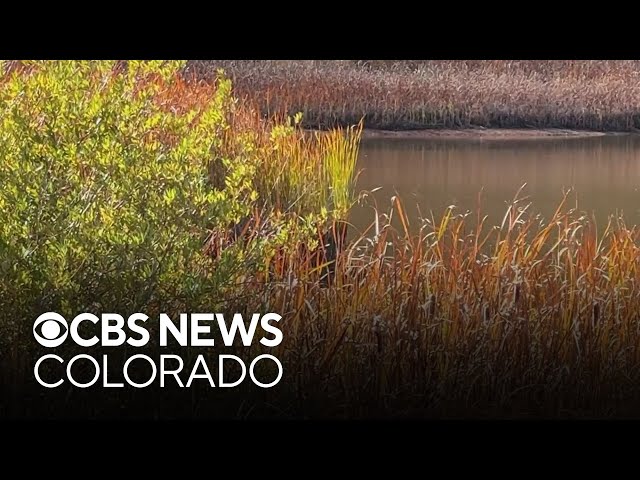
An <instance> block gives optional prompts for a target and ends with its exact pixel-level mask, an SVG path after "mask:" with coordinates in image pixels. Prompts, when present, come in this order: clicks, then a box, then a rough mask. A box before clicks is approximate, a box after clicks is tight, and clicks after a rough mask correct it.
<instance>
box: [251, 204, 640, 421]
mask: <svg viewBox="0 0 640 480" xmlns="http://www.w3.org/2000/svg"><path fill="white" fill-rule="evenodd" d="M387 213H388V215H385V216H382V215H381V216H380V217H379V218H378V219H377V221H376V222H374V223H373V224H372V227H371V231H369V232H368V234H367V235H365V236H363V237H361V238H360V239H358V240H356V241H354V242H353V243H352V244H350V245H349V247H348V248H347V249H346V250H345V251H344V252H343V253H342V255H341V257H340V258H339V259H338V261H337V266H336V270H335V277H334V281H333V283H332V284H331V285H330V286H329V287H322V286H321V285H320V284H319V283H318V282H317V281H315V280H314V277H313V276H309V275H308V269H307V268H306V265H307V264H306V263H305V261H304V260H301V261H300V263H299V264H298V265H305V267H303V268H296V266H295V262H294V263H293V264H292V266H290V267H289V269H288V270H287V271H285V272H283V275H281V276H280V278H279V279H274V278H272V279H271V281H270V282H268V283H266V284H264V291H263V292H261V293H260V295H259V296H260V297H262V298H265V296H266V298H268V304H269V306H270V308H274V309H276V310H277V311H279V312H283V313H284V315H285V317H286V323H285V326H286V330H285V332H284V333H285V338H286V339H287V340H286V342H285V343H284V344H283V345H282V346H281V351H279V352H278V353H277V354H278V355H280V358H283V359H285V360H284V362H285V365H288V366H289V371H288V375H289V376H290V378H292V379H295V382H296V384H295V385H294V386H292V387H291V391H287V392H286V393H287V394H289V395H291V396H294V394H293V393H292V392H297V393H296V395H298V396H300V395H304V398H305V399H306V400H305V401H304V402H303V403H304V406H302V407H301V406H300V404H295V403H294V404H289V409H290V410H289V411H290V412H291V415H294V416H295V415H309V416H320V417H335V416H344V417H372V416H373V417H376V416H380V417H382V416H384V417H389V416H399V417H403V416H426V417H438V418H443V417H492V418H497V417H500V418H504V417H507V418H509V417H518V418H522V417H535V418H541V417H554V418H555V417H585V416H588V417H624V416H640V407H639V406H638V405H640V403H638V400H640V343H639V342H638V333H639V332H640V301H639V300H640V296H639V294H640V289H639V285H640V283H639V282H640V272H639V269H638V258H639V257H638V253H639V245H640V244H639V240H640V231H639V230H638V228H637V227H635V226H634V227H628V226H626V225H625V223H624V220H623V219H622V218H617V217H611V219H610V222H609V224H608V225H606V226H600V227H599V228H598V226H596V225H595V223H594V222H593V221H592V220H591V219H589V218H587V217H585V216H583V215H580V214H579V212H578V211H576V210H575V209H571V208H568V207H567V206H566V199H565V201H564V202H563V203H562V204H561V205H560V206H559V207H558V210H557V211H556V213H555V215H554V216H553V217H552V218H550V219H548V221H544V220H543V219H541V218H540V217H539V216H537V215H534V214H533V213H531V212H530V206H529V205H525V204H523V202H522V201H520V200H518V199H517V198H516V199H515V200H514V202H513V204H512V205H511V206H509V208H508V210H507V211H506V212H505V216H504V220H503V222H502V223H501V225H497V226H490V225H485V224H484V222H483V219H482V216H481V212H477V213H476V214H474V215H473V216H474V217H476V215H477V218H474V219H473V220H475V221H477V222H478V224H479V225H480V227H479V228H468V224H469V222H470V220H471V218H470V217H469V214H467V215H453V214H452V212H451V210H447V212H445V214H444V215H443V216H442V220H441V221H439V222H435V221H434V220H433V219H425V220H424V222H423V226H422V228H421V229H420V232H417V233H412V232H411V231H410V230H409V229H408V228H406V229H405V228H404V227H401V228H400V229H394V228H392V227H391V226H390V224H391V219H392V217H393V216H396V217H400V224H401V225H406V224H407V220H406V218H405V217H404V213H403V207H402V203H401V202H400V200H399V199H396V200H395V201H394V206H393V208H392V209H391V211H390V212H387ZM376 225H377V227H376ZM259 296H258V295H256V296H255V298H258V297H259ZM249 309H250V308H249ZM302 392H304V393H302ZM276 393H277V392H276ZM274 395H275V394H274ZM273 401H274V402H275V404H278V405H284V404H285V403H284V400H282V402H281V403H278V401H277V400H276V399H273ZM282 408H283V409H284V411H287V409H286V408H285V407H282Z"/></svg>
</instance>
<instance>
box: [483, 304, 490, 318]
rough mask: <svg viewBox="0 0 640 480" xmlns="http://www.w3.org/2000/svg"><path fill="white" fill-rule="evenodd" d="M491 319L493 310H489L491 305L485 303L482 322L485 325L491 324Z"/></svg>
mask: <svg viewBox="0 0 640 480" xmlns="http://www.w3.org/2000/svg"><path fill="white" fill-rule="evenodd" d="M490 317H491V310H490V309H489V304H488V303H485V304H484V305H483V306H482V320H483V321H484V323H489V319H490Z"/></svg>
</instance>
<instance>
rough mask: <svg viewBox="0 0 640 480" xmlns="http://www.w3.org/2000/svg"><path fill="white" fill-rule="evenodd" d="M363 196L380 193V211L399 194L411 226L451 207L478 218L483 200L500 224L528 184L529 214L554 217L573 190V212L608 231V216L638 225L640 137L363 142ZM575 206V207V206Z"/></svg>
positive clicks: (358, 212) (356, 220)
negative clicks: (422, 217) (594, 221)
mask: <svg viewBox="0 0 640 480" xmlns="http://www.w3.org/2000/svg"><path fill="white" fill-rule="evenodd" d="M358 168H359V169H360V170H361V174H360V177H359V180H358V189H359V190H371V189H374V188H377V187H381V188H380V190H378V191H377V192H375V194H374V197H375V199H376V201H377V203H378V207H379V208H380V209H381V210H387V209H388V207H389V206H390V198H391V197H392V196H393V195H395V194H396V193H397V194H398V195H399V196H400V197H401V198H402V200H403V202H404V204H405V206H406V209H407V213H408V215H409V219H410V221H411V223H412V226H415V225H417V224H418V218H419V217H420V214H422V216H429V215H430V212H431V211H433V213H434V216H435V217H436V219H438V218H439V217H441V216H442V213H443V212H444V211H445V209H446V207H447V206H449V205H456V211H457V212H464V211H466V210H471V211H473V212H476V210H477V207H478V201H479V193H480V192H481V191H482V195H481V196H480V200H481V209H482V212H483V213H484V214H486V215H488V217H489V218H488V221H489V222H491V223H492V224H499V223H500V222H501V221H502V218H503V216H504V213H505V211H506V208H507V204H508V203H509V201H510V200H511V199H513V197H514V195H515V194H516V192H517V191H518V189H519V188H520V187H521V186H522V185H523V184H525V183H526V184H527V185H526V187H525V188H524V189H523V191H522V195H521V196H523V197H528V199H529V201H531V202H532V203H533V205H532V207H531V208H532V209H533V210H534V211H535V212H538V213H540V214H542V215H543V216H544V217H545V218H549V217H550V216H551V215H552V214H553V212H554V211H555V209H556V207H557V206H558V204H559V202H560V201H561V199H562V196H563V191H565V190H567V189H569V188H572V193H571V196H570V200H571V206H577V208H578V210H579V211H583V212H585V213H587V214H588V215H593V216H594V218H595V220H596V222H597V224H598V225H599V226H600V225H602V226H604V224H606V222H607V219H608V217H609V216H610V215H611V214H620V213H622V214H623V215H624V218H625V220H626V222H627V224H628V225H632V224H638V223H640V136H638V135H619V136H601V137H584V138H571V137H569V138H557V137H553V138H539V139H524V140H515V139H502V140H486V139H483V140H479V139H477V140H476V139H414V138H412V139H402V138H391V139H389V138H386V139H371V138H370V139H364V140H363V141H362V144H361V153H360V157H359V160H358ZM576 202H577V203H576ZM372 212H373V211H372V209H371V208H370V207H364V206H361V207H356V208H354V210H353V211H352V215H351V221H352V223H353V224H354V225H356V227H357V228H358V229H362V228H363V227H365V226H366V225H369V224H370V223H371V222H372V221H373V218H374V217H373V213H372Z"/></svg>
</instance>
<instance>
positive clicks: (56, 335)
mask: <svg viewBox="0 0 640 480" xmlns="http://www.w3.org/2000/svg"><path fill="white" fill-rule="evenodd" d="M68 334H69V326H68V325H67V321H66V320H65V318H64V317H63V316H62V315H59V314H57V313H55V312H47V313H43V314H42V315H40V316H39V317H38V318H37V319H36V321H35V322H34V323H33V336H34V337H35V339H36V340H37V341H38V343H39V344H40V345H42V346H43V347H48V348H53V347H57V346H59V345H62V342H64V341H65V340H66V338H67V335H68Z"/></svg>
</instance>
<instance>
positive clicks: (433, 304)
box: [429, 293, 436, 318]
mask: <svg viewBox="0 0 640 480" xmlns="http://www.w3.org/2000/svg"><path fill="white" fill-rule="evenodd" d="M435 314H436V294H435V293H432V294H431V295H430V296H429V317H430V318H433V317H434V316H435Z"/></svg>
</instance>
